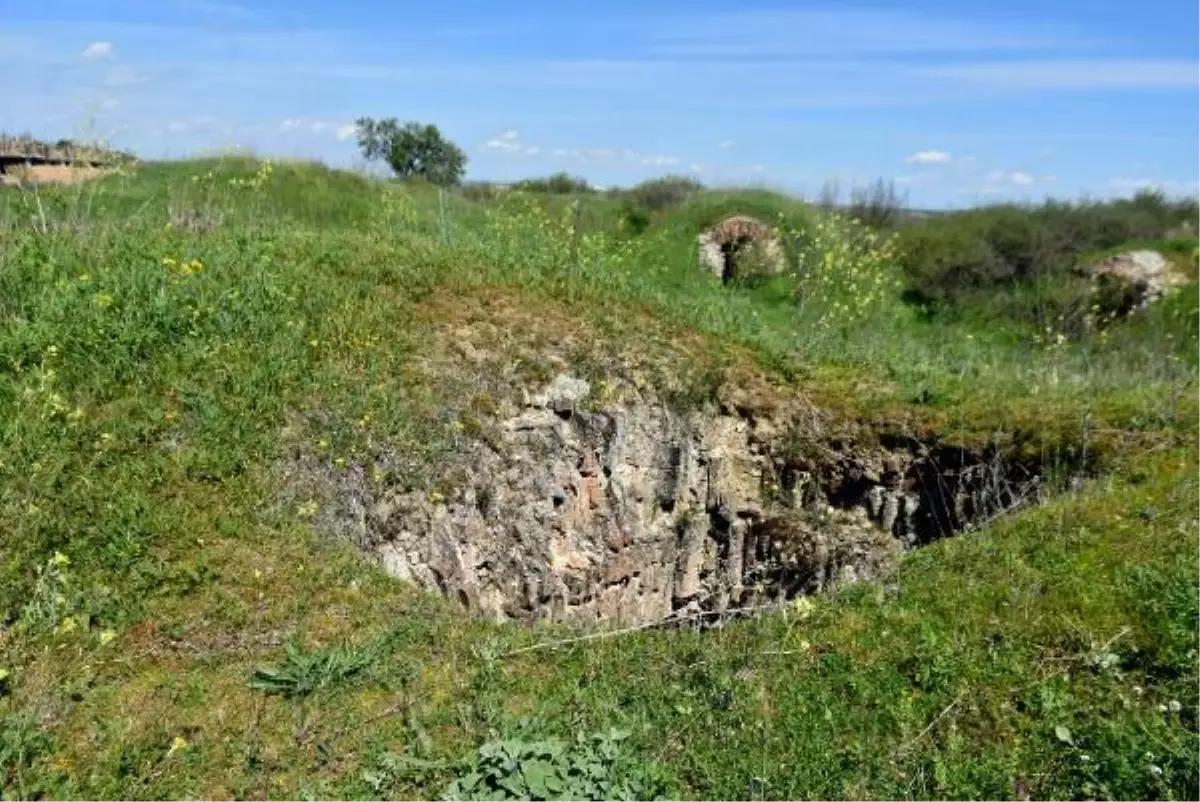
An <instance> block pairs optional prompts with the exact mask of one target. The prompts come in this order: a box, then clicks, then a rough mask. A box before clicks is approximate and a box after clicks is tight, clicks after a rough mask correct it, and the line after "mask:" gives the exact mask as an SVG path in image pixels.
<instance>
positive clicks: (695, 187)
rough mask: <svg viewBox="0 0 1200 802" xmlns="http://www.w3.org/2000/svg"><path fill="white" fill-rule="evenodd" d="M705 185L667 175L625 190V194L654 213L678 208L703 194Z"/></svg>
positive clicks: (682, 177)
mask: <svg viewBox="0 0 1200 802" xmlns="http://www.w3.org/2000/svg"><path fill="white" fill-rule="evenodd" d="M703 191H704V185H703V184H701V183H700V182H699V181H697V180H696V179H694V178H689V177H688V176H685V175H666V176H663V177H661V178H652V179H650V180H648V181H643V182H642V183H640V184H638V185H636V186H635V187H633V188H632V189H628V190H625V191H624V193H623V194H625V196H626V197H627V198H628V199H629V200H631V201H633V202H634V203H636V204H640V205H642V206H644V207H646V208H647V209H649V210H650V211H652V212H658V211H662V210H664V209H669V208H671V207H672V206H678V205H679V204H681V203H683V202H684V201H686V200H687V199H688V198H690V197H692V196H693V195H695V194H697V193H699V192H703Z"/></svg>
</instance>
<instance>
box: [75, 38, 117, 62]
mask: <svg viewBox="0 0 1200 802" xmlns="http://www.w3.org/2000/svg"><path fill="white" fill-rule="evenodd" d="M115 53H116V48H115V47H113V43H112V42H92V43H91V44H90V45H88V46H87V47H85V48H84V49H83V52H82V53H80V56H82V57H83V58H85V59H87V60H89V61H96V60H99V59H105V58H112V57H113V55H114V54H115Z"/></svg>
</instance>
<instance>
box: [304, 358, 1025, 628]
mask: <svg viewBox="0 0 1200 802" xmlns="http://www.w3.org/2000/svg"><path fill="white" fill-rule="evenodd" d="M589 391H590V387H589V385H588V384H587V383H586V382H584V381H582V380H579V379H576V378H572V377H570V376H568V375H560V376H558V377H557V378H556V379H555V380H554V382H553V383H551V384H550V386H549V387H547V388H546V389H545V390H544V391H543V392H541V393H538V394H536V395H535V396H533V397H531V398H528V399H527V400H526V402H525V403H524V404H523V407H522V408H521V409H520V410H519V411H518V412H517V413H516V414H514V415H511V416H508V417H502V418H500V419H498V420H497V421H496V431H497V432H498V434H497V436H493V437H489V438H474V439H468V440H467V442H466V443H465V444H464V445H463V446H461V448H460V449H459V453H457V454H456V455H455V456H454V458H453V460H451V461H452V462H453V463H454V464H455V465H456V466H458V470H459V473H458V476H459V477H460V479H459V481H458V482H457V484H456V486H454V487H453V488H451V489H449V490H448V491H447V492H433V491H430V490H429V489H407V490H406V489H402V487H401V486H400V485H399V484H396V485H392V486H389V485H387V484H386V483H385V484H384V485H382V486H379V487H374V486H373V485H371V483H368V482H366V481H363V476H362V474H363V471H362V469H355V470H347V471H343V472H342V473H340V474H337V475H336V477H337V478H336V479H335V480H333V481H335V483H336V487H334V488H333V502H334V503H333V505H332V506H331V511H330V513H329V515H328V517H327V519H326V521H325V523H326V524H327V526H329V527H332V528H334V529H336V530H337V532H338V534H339V535H341V536H343V537H346V538H349V539H351V540H352V541H353V542H354V543H356V544H357V545H358V546H359V547H360V548H361V549H362V550H364V551H365V552H367V553H369V554H371V555H374V556H375V557H376V558H377V559H378V560H379V561H380V563H381V564H382V565H383V566H384V568H385V569H386V570H387V571H388V572H390V573H391V574H393V575H394V576H396V577H399V578H401V579H403V580H407V581H411V582H414V583H416V584H418V585H420V586H422V587H424V588H426V589H428V590H430V591H434V592H438V593H442V594H445V595H447V596H449V597H451V598H456V599H459V600H460V601H461V602H462V603H463V604H465V605H467V606H468V607H470V608H471V609H473V610H477V611H480V612H482V613H483V614H486V615H488V616H491V617H495V618H497V619H502V620H516V621H522V622H536V621H566V622H574V623H585V622H590V623H596V622H602V623H605V624H620V625H631V624H647V623H655V622H663V623H668V622H671V621H678V620H682V619H686V620H689V621H696V620H704V619H707V618H711V619H723V618H725V617H728V616H730V615H733V614H736V612H737V611H738V610H742V609H746V608H755V607H760V606H763V605H769V604H771V603H773V602H778V601H786V600H789V599H792V598H794V597H795V596H797V595H801V594H811V593H818V592H821V591H823V590H826V589H828V588H830V587H832V586H836V585H839V584H844V583H849V582H857V581H864V580H875V579H879V578H882V577H884V576H886V575H887V574H888V573H889V572H890V571H891V569H892V567H893V566H894V564H895V563H896V560H897V558H898V557H899V556H900V554H901V553H902V552H903V551H904V550H905V549H911V548H915V547H918V546H920V545H922V544H925V543H928V542H930V541H933V540H937V539H939V538H943V537H947V536H950V535H953V534H955V533H957V532H961V531H963V530H965V529H969V528H971V527H973V526H977V525H979V524H980V523H981V522H985V521H987V520H990V519H991V518H993V517H995V516H996V515H998V514H1000V513H1002V512H1004V511H1007V510H1011V509H1013V508H1016V507H1020V506H1022V505H1025V504H1030V503H1034V502H1036V501H1037V500H1038V499H1040V498H1041V496H1042V494H1043V492H1044V491H1045V482H1044V477H1043V472H1042V469H1041V467H1040V466H1039V465H1038V464H1037V463H1036V462H1033V461H1029V460H1021V459H1014V458H1012V457H1011V456H1005V454H1004V453H1003V452H1002V451H1001V449H1000V448H998V447H994V446H988V447H982V448H974V449H967V448H960V447H953V446H950V445H946V444H944V443H939V442H935V441H929V440H921V439H917V438H906V437H898V436H891V437H876V438H873V439H871V440H870V442H857V441H855V440H853V439H848V438H846V437H833V436H831V435H830V434H829V432H828V431H827V430H826V429H825V428H824V427H819V426H806V424H805V423H804V422H803V420H790V421H786V422H781V421H779V420H765V419H761V418H756V417H754V416H753V415H747V414H745V413H744V412H739V411H737V410H736V409H728V410H725V411H723V412H715V411H709V412H701V411H691V412H687V413H681V412H678V411H673V410H672V409H671V408H669V407H667V406H664V405H662V404H659V403H652V402H648V401H642V402H634V403H623V404H618V405H612V406H609V407H604V408H601V409H594V408H593V409H587V408H585V407H584V406H583V405H582V402H583V401H584V399H585V397H587V396H588V394H589ZM464 468H465V470H464Z"/></svg>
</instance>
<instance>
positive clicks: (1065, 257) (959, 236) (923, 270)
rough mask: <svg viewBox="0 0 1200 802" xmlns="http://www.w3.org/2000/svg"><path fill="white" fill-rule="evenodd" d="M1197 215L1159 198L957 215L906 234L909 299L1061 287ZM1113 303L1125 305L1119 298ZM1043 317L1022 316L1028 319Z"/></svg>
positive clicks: (1183, 204) (1145, 195)
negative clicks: (1090, 264) (1088, 266)
mask: <svg viewBox="0 0 1200 802" xmlns="http://www.w3.org/2000/svg"><path fill="white" fill-rule="evenodd" d="M1195 214H1196V204H1195V202H1194V201H1192V200H1169V199H1167V198H1166V197H1165V196H1163V195H1162V194H1161V193H1154V192H1142V193H1139V194H1138V195H1136V196H1134V197H1133V198H1129V199H1121V200H1115V201H1107V202H1092V203H1079V204H1072V203H1064V202H1059V201H1048V202H1046V203H1045V204H1043V205H1041V206H1017V205H1013V204H1004V205H997V206H990V207H984V208H978V209H970V210H967V211H962V212H952V213H950V214H945V215H939V216H937V217H932V218H927V219H925V220H923V221H921V222H919V223H915V224H913V225H911V226H908V227H905V228H902V229H901V232H900V233H901V243H900V253H901V264H902V266H903V268H904V270H905V272H906V273H907V276H908V280H909V295H910V297H914V298H917V299H919V300H921V301H923V302H930V301H933V302H946V301H950V302H957V301H962V300H964V299H965V298H966V297H967V296H968V295H972V294H976V293H978V292H980V291H994V290H996V289H999V288H1000V287H1010V288H1011V287H1013V286H1015V285H1026V284H1031V283H1036V282H1039V281H1042V280H1043V279H1050V280H1052V281H1053V282H1055V283H1056V286H1057V287H1058V288H1060V289H1061V287H1062V286H1063V285H1064V284H1066V283H1069V282H1068V277H1069V276H1070V275H1071V274H1072V272H1073V271H1074V269H1075V267H1076V266H1077V265H1078V264H1079V262H1080V261H1081V260H1084V259H1085V258H1087V259H1090V258H1091V257H1092V256H1093V255H1094V254H1096V253H1097V252H1103V251H1108V250H1111V249H1115V248H1117V247H1119V246H1120V247H1129V245H1130V243H1134V242H1137V241H1145V240H1155V239H1160V238H1162V237H1164V236H1166V235H1167V234H1168V233H1169V232H1172V231H1176V230H1178V229H1179V228H1180V227H1181V226H1184V225H1186V224H1187V223H1188V221H1190V220H1191V219H1192V217H1194V215H1195ZM1035 295H1036V294H1035ZM1031 297H1033V296H1031ZM1039 297H1040V296H1039ZM1010 300H1011V299H1010ZM1113 303H1115V304H1116V305H1117V306H1121V304H1122V302H1121V301H1120V299H1114V301H1113ZM1036 314H1040V312H1036V310H1030V309H1026V310H1020V316H1021V317H1029V316H1031V315H1036Z"/></svg>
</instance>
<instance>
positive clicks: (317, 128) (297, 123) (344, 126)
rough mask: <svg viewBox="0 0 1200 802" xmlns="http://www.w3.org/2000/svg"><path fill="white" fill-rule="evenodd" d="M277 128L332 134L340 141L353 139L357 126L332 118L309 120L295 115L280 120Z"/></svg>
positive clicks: (322, 134)
mask: <svg viewBox="0 0 1200 802" xmlns="http://www.w3.org/2000/svg"><path fill="white" fill-rule="evenodd" d="M279 130H280V131H300V132H303V133H309V134H316V135H318V136H332V137H334V138H335V139H337V140H338V141H340V142H344V141H346V140H349V139H353V138H354V137H355V136H357V134H358V126H357V125H355V124H354V123H347V122H336V121H332V120H309V119H302V118H295V117H289V118H286V119H284V120H281V121H280V123H279Z"/></svg>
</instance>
